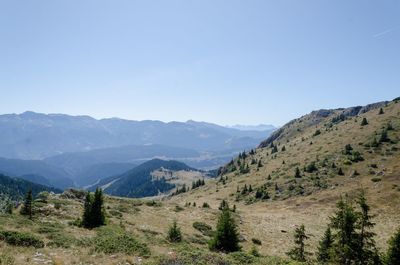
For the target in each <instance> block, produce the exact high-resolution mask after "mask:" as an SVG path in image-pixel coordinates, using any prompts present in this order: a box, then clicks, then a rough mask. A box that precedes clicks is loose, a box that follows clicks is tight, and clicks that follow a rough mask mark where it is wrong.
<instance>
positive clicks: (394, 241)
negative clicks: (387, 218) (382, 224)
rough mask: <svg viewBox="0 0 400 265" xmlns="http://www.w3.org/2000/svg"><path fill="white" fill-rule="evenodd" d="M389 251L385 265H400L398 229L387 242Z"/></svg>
mask: <svg viewBox="0 0 400 265" xmlns="http://www.w3.org/2000/svg"><path fill="white" fill-rule="evenodd" d="M388 244H389V249H388V252H387V255H386V264H387V265H398V264H400V228H399V229H398V230H397V232H396V233H395V234H394V235H393V236H392V238H391V239H390V240H389V242H388Z"/></svg>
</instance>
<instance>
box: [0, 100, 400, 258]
mask: <svg viewBox="0 0 400 265" xmlns="http://www.w3.org/2000/svg"><path fill="white" fill-rule="evenodd" d="M384 111H385V114H383V115H378V110H376V109H375V110H371V111H369V112H367V113H365V114H363V115H361V116H360V117H353V118H351V119H348V120H346V121H344V122H341V123H339V124H337V125H334V126H333V127H332V128H331V129H329V130H328V131H327V130H326V127H325V126H324V124H326V123H328V122H329V121H330V120H331V118H332V115H331V116H330V117H327V118H325V119H322V121H321V122H319V123H318V124H317V125H310V124H311V122H312V120H311V119H312V117H311V116H304V117H302V118H301V119H299V120H297V121H295V122H293V123H292V124H291V126H290V129H289V130H287V131H286V133H285V135H284V136H283V137H282V138H281V139H279V140H278V142H277V144H278V147H279V150H281V148H282V147H283V145H285V147H286V151H284V152H281V151H279V152H278V153H277V154H276V158H272V156H271V154H270V151H271V150H270V148H263V149H257V151H256V154H255V155H254V156H253V157H248V158H247V159H246V163H247V164H249V166H250V173H248V174H239V173H238V172H232V173H228V174H226V176H224V177H227V178H228V179H227V181H226V184H225V185H223V184H222V183H221V182H218V180H210V181H208V182H207V183H206V185H205V186H203V187H200V188H197V189H195V190H192V191H190V192H187V193H184V194H180V195H178V196H173V197H170V198H164V199H163V200H162V201H161V204H160V205H156V206H148V205H146V204H145V203H143V202H142V201H141V200H134V199H124V198H115V197H107V198H106V205H105V206H106V211H107V213H108V222H109V225H113V226H120V227H123V228H124V229H125V230H126V231H127V232H128V233H130V234H132V235H134V236H135V237H136V238H138V240H140V241H141V242H144V243H146V244H147V245H148V246H149V248H150V250H151V253H152V256H157V255H167V256H168V255H173V254H171V252H173V251H174V249H175V246H174V245H172V244H170V243H168V242H167V241H166V240H165V236H166V231H167V229H168V226H169V225H170V224H171V223H172V221H173V220H174V219H176V220H177V221H178V224H179V226H181V228H182V232H183V236H184V239H185V241H186V242H187V244H190V245H191V246H193V247H199V248H203V249H206V248H207V245H204V244H199V243H201V242H202V241H203V242H204V241H206V240H207V238H206V237H204V236H202V235H201V234H200V232H199V231H197V230H195V229H194V228H193V226H192V224H193V223H194V222H196V221H201V222H204V223H207V224H209V225H211V226H213V227H215V224H216V219H217V215H218V213H219V210H218V206H219V204H220V202H221V200H222V199H225V200H227V201H228V202H229V204H230V206H232V205H234V204H235V205H236V207H237V222H238V225H239V230H240V234H241V235H242V237H243V238H244V240H245V241H244V242H242V243H241V244H242V246H243V248H244V250H246V251H248V250H249V249H250V247H251V246H252V241H251V239H252V238H257V239H259V240H261V242H262V245H261V246H259V247H258V249H259V251H260V252H261V253H262V254H264V255H276V256H285V252H286V251H288V250H289V248H290V247H291V246H292V232H293V230H294V228H295V227H296V226H298V225H300V224H304V225H305V226H306V230H307V233H308V234H309V235H310V240H309V243H310V246H309V247H308V250H309V251H312V252H313V251H315V249H316V244H317V242H318V241H319V239H320V237H321V235H322V233H323V231H324V230H325V228H326V225H327V224H328V222H329V217H330V216H331V215H332V213H333V212H334V209H335V203H336V202H337V200H338V199H339V198H340V196H344V194H348V195H349V196H350V197H355V196H356V195H357V193H358V192H359V191H360V190H361V189H364V190H365V191H366V195H367V198H368V201H369V203H370V205H371V207H372V211H373V214H376V218H375V222H376V224H377V225H376V227H375V231H376V232H377V237H376V240H377V243H378V246H379V247H380V248H381V249H382V250H383V249H385V247H386V241H387V240H388V238H389V237H390V236H391V235H392V234H393V232H394V231H395V229H396V228H397V227H399V226H400V221H399V220H400V151H398V150H392V147H394V146H395V147H398V148H400V146H399V144H398V141H399V139H400V103H397V104H395V103H390V104H389V105H388V106H386V107H384ZM339 112H340V111H338V113H339ZM363 117H366V118H367V119H368V122H369V124H368V125H367V126H363V127H361V126H360V123H361V120H362V118H363ZM389 121H390V122H391V123H392V125H393V127H394V129H395V130H393V131H390V132H389V136H390V138H391V139H392V140H394V142H396V143H391V144H384V145H383V146H382V147H380V148H377V149H374V148H365V147H364V144H365V143H367V142H370V141H371V139H372V137H373V136H374V135H375V132H378V133H379V132H380V131H381V130H382V127H383V126H386V125H387V123H388V122H389ZM317 129H319V130H320V131H321V134H320V135H318V136H313V134H314V132H315V131H316V130H317ZM311 141H312V143H313V144H312V145H310V142H311ZM346 144H351V145H352V146H353V148H354V149H355V150H357V151H360V152H361V153H362V156H363V157H364V158H365V160H364V161H361V162H358V163H352V164H351V165H345V163H344V161H345V160H344V159H345V157H344V155H343V154H342V150H343V148H344V146H345V145H346ZM360 144H361V145H360ZM369 151H370V152H371V153H369ZM267 154H268V155H267ZM251 158H254V159H257V160H259V159H261V161H262V163H263V167H261V168H259V169H258V170H257V165H250V161H251ZM325 158H326V159H327V160H328V161H329V163H331V162H333V161H334V162H335V164H336V165H337V167H342V168H343V171H344V172H345V175H344V176H338V175H337V174H333V173H332V172H333V171H332V170H328V172H327V173H326V174H323V173H321V172H320V173H319V174H320V177H321V179H323V180H325V181H326V183H327V187H326V188H319V187H315V186H313V185H312V183H310V181H309V179H310V177H311V176H314V175H313V174H308V173H307V174H305V175H304V176H303V178H302V179H301V180H298V181H299V182H301V184H302V185H303V186H304V188H305V194H304V195H293V194H290V193H289V192H288V191H287V187H288V183H287V182H288V180H292V179H293V178H294V169H295V167H296V166H298V167H299V168H300V169H302V167H303V166H304V165H306V164H308V163H310V162H312V161H316V160H319V161H322V160H324V159H325ZM283 161H285V164H283ZM370 164H376V165H377V168H371V167H370V166H369V165H370ZM354 170H356V171H357V172H358V173H359V175H357V176H352V172H354ZM372 170H373V171H374V173H372ZM268 175H271V180H268V179H267V177H268ZM196 177H197V176H193V178H196ZM372 178H380V179H381V180H380V181H378V182H373V181H371V179H372ZM267 182H271V183H277V184H278V185H279V186H280V187H282V189H283V191H282V192H281V193H282V194H283V195H282V194H276V192H275V190H274V186H271V187H269V188H268V192H269V193H270V195H271V197H272V198H273V199H270V200H266V201H256V202H253V203H247V202H246V199H248V198H250V197H254V193H252V194H250V195H249V196H248V197H245V198H244V199H243V200H240V201H236V194H237V193H236V189H237V186H240V187H243V186H244V184H247V185H252V187H253V189H256V188H257V187H259V186H261V185H263V184H265V183H267ZM396 185H397V186H396ZM276 195H280V197H279V198H278V197H275V196H276ZM274 198H275V199H274ZM55 200H58V201H60V202H61V204H62V207H61V209H60V210H56V209H54V207H53V204H54V201H55ZM189 202H190V203H191V206H185V205H186V204H187V203H189ZM194 202H195V203H196V207H193V203H194ZM204 202H207V203H208V204H209V205H210V207H211V208H202V207H201V206H202V204H203V203H204ZM46 207H48V208H49V214H48V215H43V214H42V215H40V214H39V215H37V217H36V219H35V220H34V221H33V222H30V221H28V220H26V219H25V218H24V217H22V216H19V215H18V214H14V215H13V216H11V217H10V216H0V228H1V229H10V230H19V231H28V232H31V233H35V234H37V235H39V236H40V237H41V238H42V239H43V240H44V241H45V242H46V243H49V242H50V241H51V239H49V238H48V235H47V234H45V233H39V232H38V229H39V228H40V227H42V226H48V223H53V224H54V223H55V224H57V225H60V226H61V227H62V228H61V232H60V233H61V234H63V235H67V236H69V237H72V238H74V239H75V240H77V241H78V240H79V239H85V238H91V237H94V236H95V235H96V231H91V230H86V229H83V228H79V227H76V226H71V225H69V224H68V223H69V222H70V221H73V220H75V219H76V218H78V217H80V215H81V213H82V202H79V201H77V200H67V199H60V198H58V197H57V196H56V197H53V198H52V200H50V202H49V205H48V206H46ZM77 241H74V242H73V243H72V244H71V246H70V247H68V248H63V247H55V248H51V247H45V248H44V249H40V250H35V249H31V248H20V247H12V246H8V245H6V244H4V243H2V242H0V247H1V248H0V249H1V252H2V253H7V254H9V255H12V256H14V257H15V259H16V260H15V264H46V263H45V262H47V261H48V262H49V263H47V264H65V265H67V264H140V260H141V259H142V258H143V257H138V256H135V255H126V254H120V253H116V254H112V255H110V254H108V255H106V254H102V253H96V252H93V251H92V248H91V247H90V246H88V245H80V244H77V243H76V242H77ZM0 255H1V253H0ZM144 260H146V259H144ZM40 262H42V263H40ZM265 264H267V263H265ZM268 264H273V263H268Z"/></svg>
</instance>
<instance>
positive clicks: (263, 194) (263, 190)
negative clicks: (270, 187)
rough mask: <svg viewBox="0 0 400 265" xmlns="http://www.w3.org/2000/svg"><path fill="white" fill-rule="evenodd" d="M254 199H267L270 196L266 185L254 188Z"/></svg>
mask: <svg viewBox="0 0 400 265" xmlns="http://www.w3.org/2000/svg"><path fill="white" fill-rule="evenodd" d="M254 197H255V198H256V199H260V200H268V199H269V198H270V196H269V193H268V191H267V186H266V185H262V186H261V187H258V188H257V189H256V194H255V195H254Z"/></svg>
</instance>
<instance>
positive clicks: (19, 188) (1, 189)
mask: <svg viewBox="0 0 400 265" xmlns="http://www.w3.org/2000/svg"><path fill="white" fill-rule="evenodd" d="M29 190H31V191H32V196H33V197H35V196H37V195H38V194H39V193H40V192H42V191H48V192H55V193H61V190H59V189H56V188H50V187H47V186H43V185H40V184H35V183H32V182H29V181H26V180H23V179H20V178H14V177H8V176H5V175H2V174H0V201H9V202H17V201H21V200H22V199H23V198H24V197H25V195H26V194H27V193H28V191H29Z"/></svg>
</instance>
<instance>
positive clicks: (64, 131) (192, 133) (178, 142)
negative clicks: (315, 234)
mask: <svg viewBox="0 0 400 265" xmlns="http://www.w3.org/2000/svg"><path fill="white" fill-rule="evenodd" d="M236 127H237V128H227V127H224V126H219V125H216V124H212V123H206V122H196V121H193V120H189V121H187V122H168V123H165V122H161V121H150V120H148V121H131V120H123V119H118V118H111V119H101V120H97V119H94V118H92V117H89V116H69V115H64V114H41V113H35V112H24V113H22V114H5V115H0V157H3V158H0V172H3V173H4V174H7V175H10V176H17V177H20V178H24V179H28V180H31V181H34V182H37V183H40V184H43V185H48V186H53V187H57V188H60V189H64V188H66V187H73V186H78V187H83V186H88V185H91V184H93V183H96V182H98V181H100V180H101V179H103V178H107V177H110V176H115V175H119V174H122V173H124V172H126V171H127V170H129V169H132V168H134V167H135V166H136V165H139V164H141V163H143V162H146V161H148V160H151V159H154V158H161V159H166V160H168V159H169V160H178V161H181V162H184V163H186V164H187V165H189V166H191V167H195V168H200V169H214V168H217V167H219V166H221V165H223V164H225V163H226V162H227V161H229V160H230V159H231V158H232V157H233V156H235V155H236V154H237V153H238V152H240V151H243V150H248V149H250V148H253V147H254V146H256V145H257V144H259V143H260V141H261V140H262V139H265V138H266V137H268V136H269V135H270V134H271V133H272V132H273V131H274V130H275V128H274V127H272V126H269V125H262V126H256V127H254V128H253V129H252V128H250V127H246V128H245V127H243V126H242V127H241V128H239V127H240V126H236ZM262 128H263V129H264V130H262Z"/></svg>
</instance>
